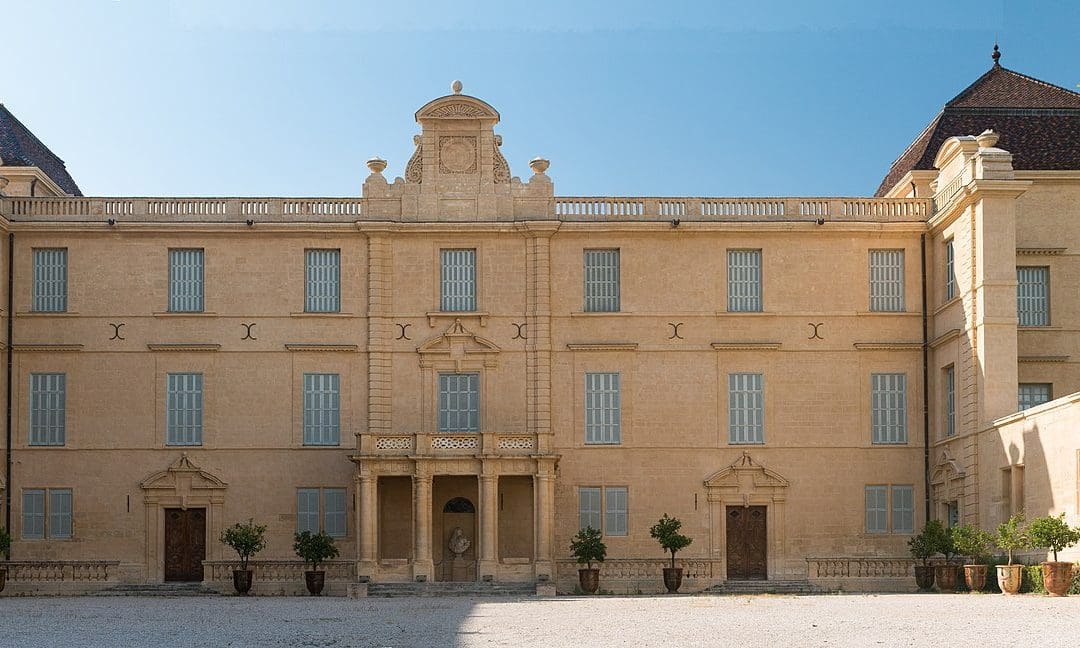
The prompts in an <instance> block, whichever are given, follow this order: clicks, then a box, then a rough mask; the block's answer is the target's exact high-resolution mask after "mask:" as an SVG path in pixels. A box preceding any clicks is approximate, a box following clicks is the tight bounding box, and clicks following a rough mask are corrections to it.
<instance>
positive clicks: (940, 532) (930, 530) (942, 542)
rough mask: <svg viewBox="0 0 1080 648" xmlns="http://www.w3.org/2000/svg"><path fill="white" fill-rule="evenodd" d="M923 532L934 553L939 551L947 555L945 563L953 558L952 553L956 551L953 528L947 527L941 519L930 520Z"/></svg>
mask: <svg viewBox="0 0 1080 648" xmlns="http://www.w3.org/2000/svg"><path fill="white" fill-rule="evenodd" d="M923 534H924V535H925V536H926V538H927V539H926V541H927V542H928V543H929V548H930V549H932V552H931V553H932V554H936V553H939V554H941V555H942V556H944V557H945V563H946V564H948V563H949V561H951V560H952V555H953V554H954V553H956V546H955V545H954V544H953V534H952V529H946V528H945V525H944V524H942V523H941V520H930V521H929V522H927V523H926V526H925V527H923Z"/></svg>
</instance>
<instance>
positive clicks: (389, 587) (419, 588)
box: [368, 582, 536, 597]
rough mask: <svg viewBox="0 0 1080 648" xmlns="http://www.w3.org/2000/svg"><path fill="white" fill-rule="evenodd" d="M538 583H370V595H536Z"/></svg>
mask: <svg viewBox="0 0 1080 648" xmlns="http://www.w3.org/2000/svg"><path fill="white" fill-rule="evenodd" d="M535 595H536V583H532V582H529V583H494V582H492V583H485V582H466V583H450V582H427V583H369V584H368V596H384V597H398V596H535Z"/></svg>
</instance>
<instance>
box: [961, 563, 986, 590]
mask: <svg viewBox="0 0 1080 648" xmlns="http://www.w3.org/2000/svg"><path fill="white" fill-rule="evenodd" d="M988 571H989V568H988V567H987V566H986V565H964V582H965V583H967V586H968V590H969V591H971V592H981V591H982V590H983V588H984V587H986V574H987V572H988Z"/></svg>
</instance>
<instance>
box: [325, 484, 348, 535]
mask: <svg viewBox="0 0 1080 648" xmlns="http://www.w3.org/2000/svg"><path fill="white" fill-rule="evenodd" d="M345 520H346V515H345V489H344V488H324V489H323V531H325V532H326V535H328V536H332V537H334V538H344V537H345V535H346V526H345Z"/></svg>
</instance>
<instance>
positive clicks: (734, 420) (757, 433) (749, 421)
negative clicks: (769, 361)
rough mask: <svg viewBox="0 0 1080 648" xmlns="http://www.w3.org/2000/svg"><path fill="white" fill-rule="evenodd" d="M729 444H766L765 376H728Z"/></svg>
mask: <svg viewBox="0 0 1080 648" xmlns="http://www.w3.org/2000/svg"><path fill="white" fill-rule="evenodd" d="M728 442H729V443H764V442H765V376H764V375H763V374H759V373H734V374H729V375H728Z"/></svg>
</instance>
